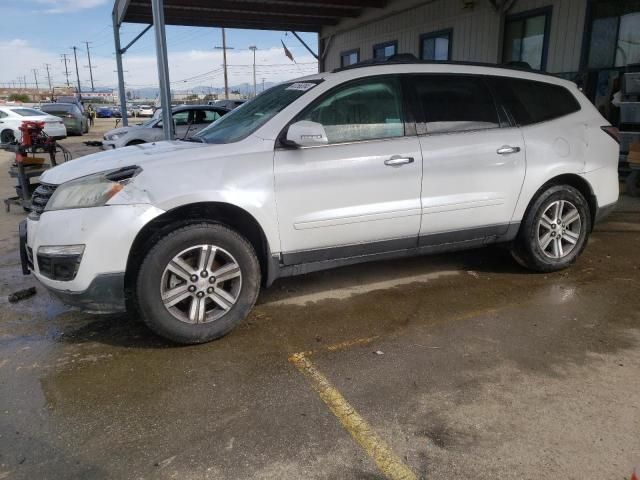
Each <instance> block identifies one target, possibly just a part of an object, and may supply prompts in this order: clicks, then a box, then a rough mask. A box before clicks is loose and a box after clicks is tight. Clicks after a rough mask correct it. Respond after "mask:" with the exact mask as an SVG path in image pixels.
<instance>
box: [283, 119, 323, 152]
mask: <svg viewBox="0 0 640 480" xmlns="http://www.w3.org/2000/svg"><path fill="white" fill-rule="evenodd" d="M287 143H288V144H289V145H294V146H297V147H317V146H318V145H326V144H328V143H329V140H328V139H327V132H325V130H324V127H323V126H322V124H320V123H317V122H311V121H309V120H301V121H299V122H296V123H292V124H291V125H289V129H288V130H287Z"/></svg>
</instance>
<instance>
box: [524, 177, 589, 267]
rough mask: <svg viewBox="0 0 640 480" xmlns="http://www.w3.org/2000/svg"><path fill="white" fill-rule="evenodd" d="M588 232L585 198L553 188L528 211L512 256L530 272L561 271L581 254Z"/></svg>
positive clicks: (565, 188) (560, 187) (572, 190)
mask: <svg viewBox="0 0 640 480" xmlns="http://www.w3.org/2000/svg"><path fill="white" fill-rule="evenodd" d="M590 231H591V216H590V213H589V204H588V203H587V201H586V200H585V198H584V196H583V195H582V194H581V193H580V191H578V190H577V189H575V188H573V187H571V186H569V185H555V186H552V187H549V189H547V190H545V191H544V192H542V193H541V194H540V195H539V196H538V197H537V198H536V199H535V201H534V202H533V204H532V205H531V207H530V208H529V209H528V211H527V213H526V215H525V218H524V221H523V223H522V225H521V227H520V231H519V233H518V237H517V238H516V241H515V243H514V245H513V248H512V254H513V256H514V258H515V259H516V260H517V261H518V263H520V264H521V265H523V266H524V267H526V268H529V269H531V270H537V271H539V272H552V271H556V270H561V269H563V268H566V267H568V266H569V265H571V264H572V263H573V262H575V261H576V259H577V258H578V256H579V255H580V254H581V253H582V251H583V250H584V248H585V246H586V245H587V240H588V238H589V233H590Z"/></svg>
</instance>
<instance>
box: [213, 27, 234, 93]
mask: <svg viewBox="0 0 640 480" xmlns="http://www.w3.org/2000/svg"><path fill="white" fill-rule="evenodd" d="M215 48H216V49H217V50H222V68H223V69H224V98H226V99H227V100H228V99H229V80H228V78H227V50H233V47H227V37H226V35H225V33H224V28H223V29H222V46H221V47H215Z"/></svg>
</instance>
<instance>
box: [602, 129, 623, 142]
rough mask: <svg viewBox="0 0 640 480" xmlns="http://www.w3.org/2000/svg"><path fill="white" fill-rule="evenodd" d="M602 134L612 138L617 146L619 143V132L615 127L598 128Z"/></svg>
mask: <svg viewBox="0 0 640 480" xmlns="http://www.w3.org/2000/svg"><path fill="white" fill-rule="evenodd" d="M600 128H601V129H602V131H603V132H604V133H606V134H607V135H609V136H610V137H611V138H613V139H614V140H615V141H616V142H618V144H619V143H620V130H618V128H617V127H613V126H611V125H605V126H604V127H600Z"/></svg>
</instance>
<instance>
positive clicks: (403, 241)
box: [274, 75, 422, 264]
mask: <svg viewBox="0 0 640 480" xmlns="http://www.w3.org/2000/svg"><path fill="white" fill-rule="evenodd" d="M405 112H406V108H405V105H404V101H403V94H402V86H401V82H400V78H399V77H398V76H395V75H388V76H376V77H368V78H364V79H359V80H357V81H352V82H348V83H345V84H342V85H339V86H336V87H335V88H334V89H332V90H330V91H329V92H327V93H326V94H325V95H323V96H322V97H320V98H319V99H318V100H316V101H315V102H314V103H313V104H312V105H311V106H310V107H309V108H308V109H306V110H305V111H304V112H302V113H301V114H300V115H299V116H298V117H297V118H296V119H295V121H299V120H308V121H313V122H317V123H320V124H322V125H323V126H324V128H325V131H326V134H327V138H328V140H329V143H328V144H327V145H322V146H317V147H303V148H277V149H276V152H275V158H274V163H275V165H274V168H275V187H276V201H277V208H278V220H279V225H280V238H281V246H282V251H283V252H285V254H284V255H283V261H284V262H285V263H289V264H291V263H304V262H309V261H317V260H325V259H329V258H339V257H348V256H355V255H361V254H367V253H376V252H380V251H385V250H391V249H404V248H411V247H415V246H416V244H417V236H418V230H419V228H420V181H421V175H422V157H421V154H420V143H419V141H418V138H417V136H416V135H415V131H414V128H415V127H414V125H413V123H412V122H411V123H409V122H407V121H406V115H405Z"/></svg>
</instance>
